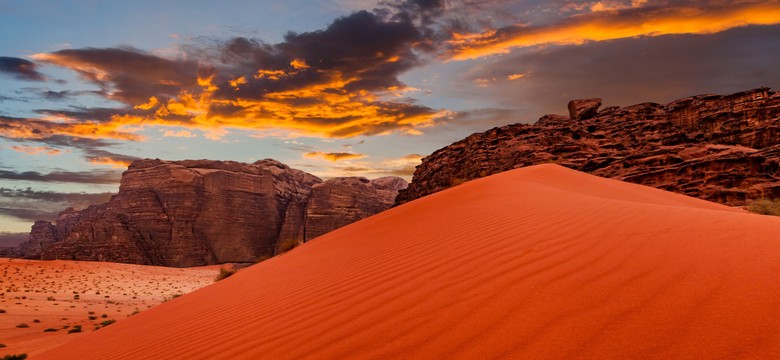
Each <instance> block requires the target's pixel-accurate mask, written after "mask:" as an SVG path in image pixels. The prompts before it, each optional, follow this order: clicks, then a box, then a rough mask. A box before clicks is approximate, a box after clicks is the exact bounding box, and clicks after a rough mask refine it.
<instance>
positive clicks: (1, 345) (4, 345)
mask: <svg viewBox="0 0 780 360" xmlns="http://www.w3.org/2000/svg"><path fill="white" fill-rule="evenodd" d="M6 346H8V345H6V344H0V349H2V348H4V347H6Z"/></svg>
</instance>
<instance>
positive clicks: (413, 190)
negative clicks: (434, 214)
mask: <svg viewBox="0 0 780 360" xmlns="http://www.w3.org/2000/svg"><path fill="white" fill-rule="evenodd" d="M596 100H598V101H596ZM600 102H601V101H600V99H592V100H587V101H584V102H583V101H580V102H575V103H574V104H573V105H572V103H570V104H569V108H570V109H572V107H574V111H572V114H571V115H572V116H570V117H565V116H560V115H545V116H543V117H542V118H541V119H539V121H537V122H536V123H535V124H533V125H528V124H514V125H507V126H503V127H500V128H493V129H490V130H488V131H486V132H484V133H477V134H473V135H471V136H469V137H467V138H465V139H463V140H461V141H458V142H456V143H454V144H452V145H450V146H447V147H445V148H442V149H439V150H437V151H436V152H434V153H433V154H431V155H430V156H428V157H426V158H424V159H423V162H422V164H421V165H419V166H418V167H417V169H416V171H415V173H414V177H413V179H412V182H411V184H410V185H409V187H408V188H407V189H406V190H402V191H401V192H400V193H399V195H398V197H397V199H396V203H397V204H401V203H404V202H407V201H411V200H414V199H417V198H419V197H422V196H425V195H428V194H431V193H434V192H437V191H440V190H444V189H446V188H448V187H451V186H453V185H457V184H459V183H462V182H463V181H467V180H471V179H476V178H479V177H483V176H487V175H490V174H494V173H498V172H502V171H506V170H510V169H514V168H517V167H522V166H529V165H535V164H541V163H550V162H553V163H558V164H561V165H564V166H567V167H569V168H572V169H575V170H580V171H585V172H588V173H592V174H595V175H599V176H603V177H609V178H615V179H619V180H624V181H629V182H633V183H639V184H643V185H648V186H653V187H656V188H661V189H664V190H669V191H673V192H677V193H681V194H685V195H689V196H693V197H698V198H702V199H706V200H710V201H715V202H719V203H723V204H726V205H733V206H742V205H746V204H747V203H749V202H750V201H751V200H753V199H757V198H762V197H766V198H780V137H778V135H780V133H779V132H778V131H779V129H780V94H776V93H775V92H773V91H770V90H769V89H768V88H760V89H755V90H750V91H745V92H740V93H736V94H732V95H726V96H721V95H700V96H694V97H688V98H684V99H680V100H676V101H673V102H671V103H669V104H665V105H663V104H655V103H643V104H638V105H632V106H627V107H624V108H619V107H608V108H605V109H602V110H600V111H598V113H597V114H596V115H595V116H593V117H588V116H587V114H588V113H589V112H590V111H592V110H593V109H598V108H599V106H600ZM596 103H598V105H597V104H596Z"/></svg>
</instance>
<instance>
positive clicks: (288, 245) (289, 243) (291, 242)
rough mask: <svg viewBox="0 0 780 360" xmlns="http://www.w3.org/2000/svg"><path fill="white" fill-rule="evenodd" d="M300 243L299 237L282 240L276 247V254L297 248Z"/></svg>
mask: <svg viewBox="0 0 780 360" xmlns="http://www.w3.org/2000/svg"><path fill="white" fill-rule="evenodd" d="M298 245H300V242H298V240H297V239H287V240H285V241H282V242H280V243H279V245H277V247H276V254H277V255H279V254H284V253H286V252H288V251H290V250H292V249H295V248H296V247H298Z"/></svg>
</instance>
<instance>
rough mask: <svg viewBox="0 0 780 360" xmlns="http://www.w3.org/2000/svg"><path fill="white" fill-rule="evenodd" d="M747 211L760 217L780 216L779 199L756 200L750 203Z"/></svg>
mask: <svg viewBox="0 0 780 360" xmlns="http://www.w3.org/2000/svg"><path fill="white" fill-rule="evenodd" d="M747 209H748V211H750V212H754V213H757V214H761V215H774V216H780V199H774V200H770V199H758V200H755V201H753V202H752V203H750V205H748V207H747Z"/></svg>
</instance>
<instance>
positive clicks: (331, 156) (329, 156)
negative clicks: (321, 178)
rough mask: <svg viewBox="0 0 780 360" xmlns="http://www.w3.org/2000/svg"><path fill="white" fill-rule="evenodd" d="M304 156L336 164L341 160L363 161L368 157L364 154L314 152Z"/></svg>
mask: <svg viewBox="0 0 780 360" xmlns="http://www.w3.org/2000/svg"><path fill="white" fill-rule="evenodd" d="M303 156H305V157H307V158H318V157H319V158H323V159H325V160H328V161H332V162H336V161H340V160H349V159H362V158H364V157H366V155H363V154H355V153H347V152H331V153H326V152H322V151H312V152H308V153H305V154H303Z"/></svg>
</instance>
